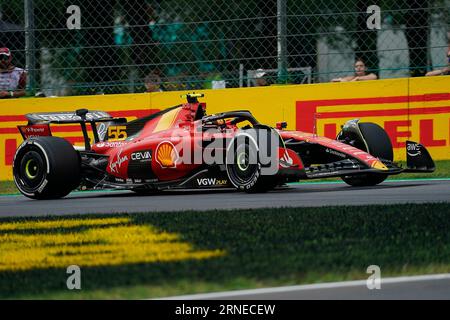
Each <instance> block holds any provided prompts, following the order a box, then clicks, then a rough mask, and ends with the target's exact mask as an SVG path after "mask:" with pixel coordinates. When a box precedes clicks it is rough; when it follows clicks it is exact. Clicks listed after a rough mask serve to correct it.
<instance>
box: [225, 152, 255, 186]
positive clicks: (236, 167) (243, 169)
mask: <svg viewBox="0 0 450 320" xmlns="http://www.w3.org/2000/svg"><path fill="white" fill-rule="evenodd" d="M252 156H253V157H252ZM256 156H257V154H256V151H255V150H254V149H252V148H251V147H250V146H249V145H248V144H245V145H241V146H238V148H237V150H236V151H235V153H234V156H233V158H234V162H233V163H232V164H229V165H227V169H228V175H229V178H230V180H231V182H232V183H233V184H234V185H235V186H237V187H240V186H244V185H246V184H248V183H250V182H251V181H253V180H254V177H255V175H256V174H257V172H258V168H259V166H258V164H256V163H255V164H253V163H251V161H250V159H253V158H254V159H257V158H256Z"/></svg>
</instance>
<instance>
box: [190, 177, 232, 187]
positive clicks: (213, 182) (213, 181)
mask: <svg viewBox="0 0 450 320" xmlns="http://www.w3.org/2000/svg"><path fill="white" fill-rule="evenodd" d="M227 183H228V181H227V180H226V179H223V180H219V179H217V178H203V179H197V184H198V185H199V186H223V185H226V184H227Z"/></svg>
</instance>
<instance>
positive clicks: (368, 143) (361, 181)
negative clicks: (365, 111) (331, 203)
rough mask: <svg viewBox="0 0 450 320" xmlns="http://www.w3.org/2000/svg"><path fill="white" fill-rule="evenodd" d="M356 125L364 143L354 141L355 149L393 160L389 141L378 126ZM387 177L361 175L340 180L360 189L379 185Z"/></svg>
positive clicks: (366, 123) (369, 174) (367, 123)
mask: <svg viewBox="0 0 450 320" xmlns="http://www.w3.org/2000/svg"><path fill="white" fill-rule="evenodd" d="M358 125H359V129H360V130H361V133H362V135H363V137H364V140H365V143H364V141H356V145H357V147H358V148H360V149H362V150H364V151H366V152H368V153H370V154H371V155H372V156H374V157H378V158H381V159H385V160H390V161H392V160H393V159H394V153H393V150H392V143H391V139H390V138H389V136H388V135H387V133H386V131H384V129H383V128H382V127H380V126H379V125H377V124H375V123H371V122H363V123H359V124H358ZM359 139H360V138H359ZM360 140H361V139H360ZM387 177H388V175H387V174H383V173H366V174H363V175H355V176H344V177H342V180H343V181H344V182H345V183H347V184H348V185H351V186H355V187H362V186H374V185H377V184H380V183H382V182H383V181H384V180H386V178H387Z"/></svg>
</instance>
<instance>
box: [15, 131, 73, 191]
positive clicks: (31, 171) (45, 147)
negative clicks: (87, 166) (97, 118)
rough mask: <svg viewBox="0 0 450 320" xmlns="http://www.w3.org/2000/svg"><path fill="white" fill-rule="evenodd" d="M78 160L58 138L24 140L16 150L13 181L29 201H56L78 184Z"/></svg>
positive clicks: (65, 142)
mask: <svg viewBox="0 0 450 320" xmlns="http://www.w3.org/2000/svg"><path fill="white" fill-rule="evenodd" d="M80 170H81V169H80V158H79V155H78V153H77V152H76V151H75V149H74V148H73V146H72V145H71V144H70V143H69V142H68V141H67V140H64V139H62V138H59V137H35V138H30V139H27V140H26V141H24V142H23V144H22V145H21V146H20V147H19V148H18V149H17V151H16V155H15V157H14V163H13V176H14V182H15V184H16V186H17V188H18V189H19V191H20V192H21V193H22V194H23V195H25V196H27V197H29V198H32V199H56V198H62V197H64V196H66V195H67V194H69V193H70V192H71V191H72V190H74V189H75V188H76V187H78V185H79V184H80V176H81V174H80Z"/></svg>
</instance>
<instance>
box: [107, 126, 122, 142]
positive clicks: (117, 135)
mask: <svg viewBox="0 0 450 320" xmlns="http://www.w3.org/2000/svg"><path fill="white" fill-rule="evenodd" d="M126 129H127V127H126V126H110V127H108V140H125V139H126V138H127V131H126Z"/></svg>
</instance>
